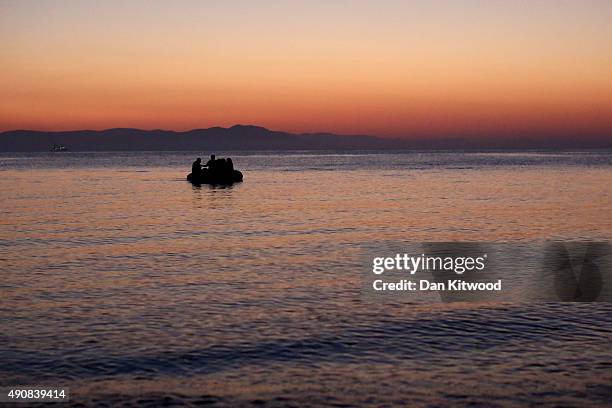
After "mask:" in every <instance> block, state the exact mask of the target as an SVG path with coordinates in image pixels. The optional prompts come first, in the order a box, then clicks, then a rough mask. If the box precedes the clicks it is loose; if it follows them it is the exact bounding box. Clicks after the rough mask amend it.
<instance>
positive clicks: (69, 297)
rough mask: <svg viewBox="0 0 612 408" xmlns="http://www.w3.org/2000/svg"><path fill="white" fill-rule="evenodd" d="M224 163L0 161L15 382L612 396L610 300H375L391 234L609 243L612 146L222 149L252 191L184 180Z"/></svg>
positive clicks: (73, 157)
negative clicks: (375, 261) (377, 252)
mask: <svg viewBox="0 0 612 408" xmlns="http://www.w3.org/2000/svg"><path fill="white" fill-rule="evenodd" d="M210 153H211V152H92V153H83V152H57V153H51V152H49V153H2V154H0V202H1V205H0V276H1V278H2V280H1V281H0V322H1V326H2V330H1V331H0V386H3V387H6V386H15V387H26V386H40V387H64V388H67V389H68V390H69V394H70V401H69V402H68V403H67V404H68V405H74V406H162V405H163V406H173V405H174V406H182V405H187V406H206V405H211V406H231V407H235V406H258V407H260V406H273V407H275V406H279V407H281V406H282V407H285V406H295V407H306V406H333V407H345V406H410V407H412V406H431V407H438V406H466V407H467V406H470V407H478V406H481V407H506V406H536V405H537V406H563V407H602V406H612V347H611V345H612V304H610V303H607V302H560V301H549V302H529V301H525V300H523V299H520V300H515V301H513V300H512V299H499V300H496V299H494V298H493V299H487V300H486V301H482V302H478V301H477V302H445V301H438V302H435V301H434V302H414V301H412V300H411V299H410V298H409V297H408V298H407V297H401V296H399V297H394V298H392V299H387V301H385V302H378V301H375V300H372V299H370V298H369V297H368V296H364V293H363V292H364V289H363V285H362V278H361V269H362V265H361V263H362V262H363V254H362V252H363V248H364V246H366V247H367V246H372V245H375V244H376V243H378V242H396V243H402V242H416V243H427V242H486V243H491V244H492V245H495V244H507V245H526V246H530V245H540V244H541V243H543V242H548V241H560V242H585V241H597V242H608V241H610V238H611V237H612V152H610V151H572V152H567V151H563V152H559V151H487V152H450V151H448V152H447V151H435V152H432V151H400V152H392V153H390V152H382V151H316V152H315V151H298V152H296V151H292V152H278V151H275V152H266V151H261V152H239V151H235V152H214V153H216V154H217V156H219V157H232V159H233V162H234V165H235V167H236V168H237V169H239V170H241V171H242V172H243V174H244V182H242V183H237V184H234V185H232V186H207V185H202V186H194V185H192V184H190V183H189V182H187V181H186V180H185V176H186V175H187V173H188V172H189V171H190V168H191V163H192V161H193V160H194V159H195V158H196V157H198V156H201V157H202V158H203V159H204V161H205V160H206V158H207V156H208V154H210ZM59 405H60V406H66V404H65V403H61V404H59ZM16 406H23V405H16Z"/></svg>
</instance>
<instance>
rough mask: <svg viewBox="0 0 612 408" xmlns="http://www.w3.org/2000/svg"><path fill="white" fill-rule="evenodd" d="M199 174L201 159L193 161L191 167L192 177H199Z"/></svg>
mask: <svg viewBox="0 0 612 408" xmlns="http://www.w3.org/2000/svg"><path fill="white" fill-rule="evenodd" d="M201 172H202V159H201V158H199V157H198V158H197V159H195V161H194V162H193V164H192V165H191V174H192V177H200V174H201Z"/></svg>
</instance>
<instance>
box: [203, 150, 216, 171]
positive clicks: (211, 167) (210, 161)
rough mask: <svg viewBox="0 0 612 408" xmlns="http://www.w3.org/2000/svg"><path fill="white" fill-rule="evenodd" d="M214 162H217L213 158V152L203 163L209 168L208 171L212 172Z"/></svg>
mask: <svg viewBox="0 0 612 408" xmlns="http://www.w3.org/2000/svg"><path fill="white" fill-rule="evenodd" d="M216 164H217V160H216V159H215V155H214V154H211V155H210V160H208V161H207V162H206V164H205V165H204V167H208V170H209V171H210V172H214V171H215V167H216Z"/></svg>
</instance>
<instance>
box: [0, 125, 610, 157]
mask: <svg viewBox="0 0 612 408" xmlns="http://www.w3.org/2000/svg"><path fill="white" fill-rule="evenodd" d="M53 145H64V146H66V148H67V150H68V151H112V150H116V151H121V150H123V151H125V150H202V151H214V150H349V149H350V150H356V149H360V150H362V149H466V150H470V149H508V148H510V149H525V148H531V149H540V148H543V149H545V148H561V149H564V148H568V149H574V148H612V139H611V138H609V137H608V138H580V137H563V138H558V137H557V138H552V137H550V138H537V139H524V138H522V139H517V138H506V139H500V138H467V137H466V138H439V139H431V138H429V139H425V138H423V139H389V138H380V137H375V136H365V135H346V136H344V135H335V134H331V133H308V134H295V133H287V132H278V131H273V130H268V129H266V128H263V127H259V126H251V125H247V126H245V125H236V126H232V127H230V128H222V127H211V128H208V129H193V130H189V131H185V132H175V131H169V130H141V129H129V128H116V129H108V130H74V131H61V132H43V131H35V130H12V131H7V132H2V133H0V152H32V151H49V150H51V149H52V148H53Z"/></svg>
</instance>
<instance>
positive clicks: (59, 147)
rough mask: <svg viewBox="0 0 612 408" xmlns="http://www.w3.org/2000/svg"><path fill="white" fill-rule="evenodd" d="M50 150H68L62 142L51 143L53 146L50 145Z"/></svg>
mask: <svg viewBox="0 0 612 408" xmlns="http://www.w3.org/2000/svg"><path fill="white" fill-rule="evenodd" d="M51 151H52V152H66V151H68V149H67V148H66V146H64V145H62V144H55V143H54V144H53V146H52V147H51Z"/></svg>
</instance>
